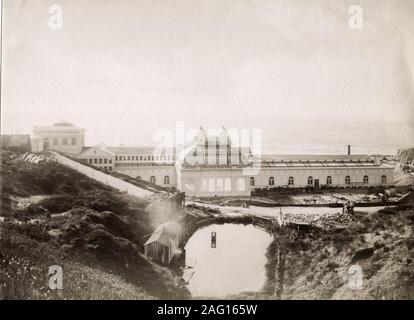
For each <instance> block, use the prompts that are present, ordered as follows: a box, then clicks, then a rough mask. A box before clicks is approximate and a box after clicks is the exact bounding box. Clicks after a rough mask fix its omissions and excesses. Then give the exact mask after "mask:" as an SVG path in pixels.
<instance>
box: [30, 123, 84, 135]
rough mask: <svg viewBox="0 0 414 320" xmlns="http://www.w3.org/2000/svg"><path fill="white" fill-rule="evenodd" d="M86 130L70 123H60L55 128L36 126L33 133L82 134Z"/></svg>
mask: <svg viewBox="0 0 414 320" xmlns="http://www.w3.org/2000/svg"><path fill="white" fill-rule="evenodd" d="M84 131H85V129H83V128H80V127H76V126H74V125H73V124H71V123H68V122H64V121H62V122H58V123H55V124H54V125H53V126H34V127H33V133H34V134H42V133H82V132H84Z"/></svg>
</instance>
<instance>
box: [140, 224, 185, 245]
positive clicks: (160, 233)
mask: <svg viewBox="0 0 414 320" xmlns="http://www.w3.org/2000/svg"><path fill="white" fill-rule="evenodd" d="M181 231H182V228H181V226H180V225H179V224H178V223H176V222H174V221H168V222H166V223H163V224H160V225H159V226H158V227H157V228H156V229H155V231H154V232H153V233H152V234H151V237H150V238H149V239H148V240H147V242H145V244H144V245H145V246H146V245H148V244H150V243H153V242H159V243H161V244H163V245H164V246H167V247H169V246H171V247H173V241H172V236H174V235H179V234H180V233H181Z"/></svg>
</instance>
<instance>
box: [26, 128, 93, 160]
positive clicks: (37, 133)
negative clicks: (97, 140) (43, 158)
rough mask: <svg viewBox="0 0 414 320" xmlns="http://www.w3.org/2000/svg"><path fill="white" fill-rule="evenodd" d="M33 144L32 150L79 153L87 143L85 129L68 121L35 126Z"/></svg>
mask: <svg viewBox="0 0 414 320" xmlns="http://www.w3.org/2000/svg"><path fill="white" fill-rule="evenodd" d="M31 144H32V152H41V151H45V150H54V151H59V152H64V153H69V154H74V155H77V154H79V153H81V151H82V148H83V146H84V145H85V130H84V129H83V128H79V127H75V126H74V125H73V124H71V123H67V122H59V123H55V124H54V125H53V126H35V127H34V128H33V138H32V139H31Z"/></svg>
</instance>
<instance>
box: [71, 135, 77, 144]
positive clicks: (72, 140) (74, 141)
mask: <svg viewBox="0 0 414 320" xmlns="http://www.w3.org/2000/svg"><path fill="white" fill-rule="evenodd" d="M71 143H72V146H74V145H76V137H73V138H72V139H71Z"/></svg>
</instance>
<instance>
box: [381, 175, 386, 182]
mask: <svg viewBox="0 0 414 320" xmlns="http://www.w3.org/2000/svg"><path fill="white" fill-rule="evenodd" d="M381 183H382V184H387V176H385V175H383V176H382V177H381Z"/></svg>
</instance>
